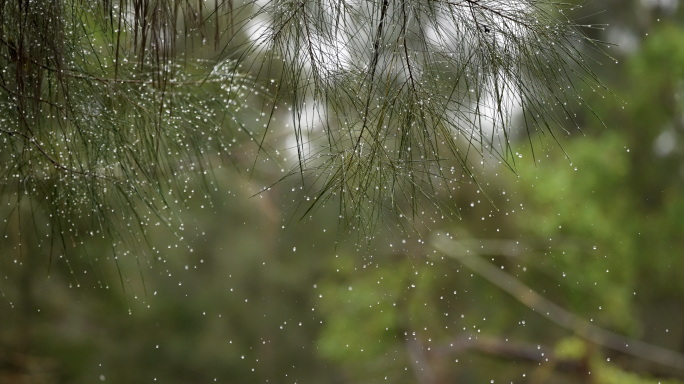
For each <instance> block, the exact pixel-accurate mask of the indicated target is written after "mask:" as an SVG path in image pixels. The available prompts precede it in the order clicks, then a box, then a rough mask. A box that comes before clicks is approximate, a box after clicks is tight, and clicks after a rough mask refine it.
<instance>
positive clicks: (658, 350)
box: [432, 234, 684, 370]
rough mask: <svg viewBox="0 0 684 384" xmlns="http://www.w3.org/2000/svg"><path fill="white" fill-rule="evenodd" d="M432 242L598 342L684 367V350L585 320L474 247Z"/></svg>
mask: <svg viewBox="0 0 684 384" xmlns="http://www.w3.org/2000/svg"><path fill="white" fill-rule="evenodd" d="M432 245H433V246H434V247H435V248H436V249H437V250H439V251H441V252H443V253H444V254H445V255H447V256H450V257H452V258H454V259H456V260H458V261H459V262H461V263H462V264H463V265H464V266H466V267H468V268H470V269H471V270H472V271H473V272H475V273H477V274H479V275H480V276H482V277H483V278H484V279H485V280H488V281H489V282H490V283H492V284H494V285H496V286H497V287H499V288H501V289H502V290H504V291H505V292H507V293H508V294H510V295H511V296H513V297H514V298H516V299H517V300H518V301H520V302H521V303H523V304H525V305H526V306H527V307H529V308H531V309H532V310H533V311H535V312H537V313H539V314H540V315H542V316H544V317H546V318H548V319H549V320H551V321H553V322H554V323H556V324H558V325H560V326H561V327H563V328H566V329H568V330H571V331H573V332H575V333H576V334H577V335H579V336H581V337H583V338H585V339H587V340H589V341H591V342H593V343H595V344H598V345H600V346H603V347H606V348H610V349H613V350H615V351H619V352H622V353H625V354H628V355H631V356H635V357H638V358H641V359H644V360H648V361H652V362H654V363H658V364H661V365H666V366H670V367H674V368H677V369H681V370H684V355H682V354H681V353H679V352H675V351H671V350H669V349H665V348H662V347H659V346H657V345H653V344H649V343H646V342H643V341H641V340H637V339H633V338H630V337H626V336H623V335H620V334H618V333H615V332H611V331H608V330H605V329H603V328H601V327H598V326H596V325H594V324H592V323H590V322H588V321H586V320H584V319H582V318H581V317H579V316H577V315H576V314H574V313H572V312H570V311H568V310H566V309H564V308H562V307H560V306H558V305H556V304H555V303H553V302H551V301H550V300H548V299H547V298H545V297H543V296H542V295H540V294H539V293H537V292H535V291H533V290H532V289H531V288H530V287H528V286H527V285H525V284H523V283H522V282H521V281H520V280H518V279H516V278H515V277H513V276H511V275H510V274H508V273H506V272H504V271H502V270H500V269H498V268H496V267H495V266H493V265H492V264H490V263H488V262H487V261H485V260H483V259H482V258H480V257H479V256H478V255H477V253H476V252H475V250H472V249H466V248H465V247H464V246H463V244H462V243H458V242H455V241H452V240H449V239H448V238H447V237H446V236H444V234H441V235H437V236H434V237H433V239H432Z"/></svg>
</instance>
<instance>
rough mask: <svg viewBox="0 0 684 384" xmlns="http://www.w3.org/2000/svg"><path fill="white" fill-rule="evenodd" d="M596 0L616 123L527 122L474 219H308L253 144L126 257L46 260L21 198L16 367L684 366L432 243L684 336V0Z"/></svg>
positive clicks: (189, 373) (2, 268)
mask: <svg viewBox="0 0 684 384" xmlns="http://www.w3.org/2000/svg"><path fill="white" fill-rule="evenodd" d="M582 5H583V7H584V8H585V14H586V15H589V16H587V17H586V19H585V21H586V23H587V24H608V26H607V27H606V28H605V29H597V30H594V31H593V32H592V33H593V34H595V36H593V37H596V38H601V39H603V40H607V41H611V42H615V43H618V44H619V46H615V47H611V48H610V50H611V54H612V55H613V56H614V57H615V58H616V61H617V62H616V63H610V62H608V63H601V65H596V67H595V70H596V71H597V72H598V73H599V75H600V76H601V78H603V79H604V80H605V81H606V83H607V84H608V85H609V87H610V88H611V90H612V91H613V92H615V94H617V96H618V97H619V98H621V99H622V100H624V104H623V103H620V102H617V101H616V100H614V99H610V100H609V99H607V98H603V97H602V96H599V95H597V94H596V93H594V92H591V90H590V89H587V90H585V92H584V95H583V97H584V98H586V99H588V100H590V103H589V104H590V105H591V106H592V107H593V109H594V111H595V112H596V113H597V114H598V115H599V116H600V117H601V119H602V122H603V123H604V124H605V127H604V126H603V125H602V124H601V122H599V121H596V120H595V119H592V118H591V116H592V112H591V111H589V110H579V111H578V112H577V113H578V121H580V122H581V126H582V132H577V131H572V132H571V134H570V135H568V136H567V137H564V138H562V139H561V141H560V144H561V145H562V149H560V148H559V147H558V145H557V144H556V143H555V142H554V141H553V140H552V139H550V138H549V137H545V136H543V135H541V136H533V137H532V140H528V139H527V137H526V136H525V135H524V132H522V130H521V132H520V135H519V136H517V137H516V138H515V142H514V145H515V146H516V151H517V153H518V154H519V156H520V157H519V158H518V159H516V164H515V167H516V168H515V169H516V173H513V172H511V171H510V170H508V169H506V168H504V167H502V166H499V167H496V166H494V167H487V168H485V169H484V170H483V178H484V182H483V183H482V185H483V189H482V190H479V189H478V188H477V187H476V186H475V185H473V184H462V185H460V186H459V187H457V193H456V199H457V204H458V209H459V210H460V212H461V214H462V218H461V219H460V220H458V219H455V220H452V221H450V220H447V219H441V220H440V219H438V218H439V215H438V214H436V212H435V215H434V220H425V221H424V222H423V223H421V224H418V225H419V227H417V228H416V229H417V231H416V232H412V233H407V234H403V235H401V236H399V235H397V234H396V233H391V232H389V231H388V232H383V231H382V230H381V231H380V232H379V233H378V234H377V235H376V236H375V239H374V240H373V241H372V242H371V243H370V245H369V246H359V245H358V244H357V243H356V241H355V240H356V238H350V239H347V238H346V237H345V234H340V233H338V231H339V228H338V218H337V215H338V212H337V211H336V210H335V209H333V208H331V207H325V208H322V209H321V210H320V211H319V212H317V213H316V214H315V215H313V216H306V217H304V218H303V219H302V220H300V221H299V222H297V219H298V216H297V217H295V219H294V220H292V215H291V214H289V211H284V209H285V208H286V207H288V206H290V205H292V204H293V203H294V202H296V201H299V199H301V198H302V196H303V193H304V191H301V190H300V189H299V188H298V187H297V185H296V184H290V183H281V184H277V185H275V186H272V187H271V188H272V189H271V190H270V191H268V193H264V194H261V195H257V196H254V194H255V193H257V192H259V191H261V190H262V189H263V188H264V186H265V185H268V184H270V181H272V180H273V178H274V177H273V175H270V174H269V172H270V171H272V170H269V169H267V168H266V169H262V170H260V171H259V172H257V173H254V174H252V176H251V177H250V176H249V175H248V174H246V173H245V172H240V170H244V169H246V168H249V167H251V166H252V165H253V164H252V162H253V161H254V158H253V157H251V156H252V155H253V152H252V153H249V154H248V153H246V154H245V157H244V159H242V160H240V158H238V160H237V161H238V164H237V167H235V168H230V169H226V167H223V168H221V169H220V170H218V169H216V170H215V173H216V179H215V180H214V182H215V183H216V185H217V188H216V189H212V188H208V189H207V188H205V189H201V188H202V186H201V185H196V186H192V185H189V186H188V189H189V190H192V189H193V188H196V189H198V190H200V189H201V190H202V191H205V190H206V194H207V198H206V199H201V198H198V199H194V200H192V199H190V200H186V201H181V202H180V203H177V205H178V206H177V207H176V211H177V218H174V220H179V221H180V222H182V223H183V226H182V227H183V228H182V230H181V232H180V238H179V237H174V236H172V235H171V234H170V233H169V231H168V230H167V229H165V228H163V226H160V227H157V228H158V229H155V230H150V233H148V237H147V242H148V243H149V248H146V249H145V248H142V247H141V248H140V249H134V250H129V251H122V252H121V253H119V254H118V256H116V260H114V257H115V256H114V255H116V254H117V253H116V251H115V252H113V253H112V252H110V251H109V250H110V249H112V248H113V249H116V247H117V244H109V243H107V240H106V239H98V238H96V237H95V238H92V239H91V240H88V239H87V238H86V239H85V240H84V243H83V244H78V245H77V244H75V243H74V244H72V245H73V249H71V250H70V253H69V254H68V256H67V255H64V254H61V253H60V254H59V255H57V254H55V255H54V256H55V258H56V260H54V261H52V263H50V262H49V261H48V259H47V256H46V253H45V252H44V251H42V250H41V249H40V247H41V243H40V242H38V241H34V240H32V238H31V237H30V236H28V237H21V235H20V234H21V233H22V232H26V233H28V232H30V230H31V228H30V226H32V225H34V223H33V222H31V221H28V220H24V221H22V222H21V225H22V226H24V227H26V228H22V227H20V226H19V224H18V223H19V221H17V220H16V215H15V216H12V218H10V219H8V220H6V221H7V222H6V223H3V224H4V225H3V228H4V232H3V234H2V235H3V237H4V239H3V242H2V248H1V249H0V252H1V253H0V289H1V291H0V294H1V295H2V298H1V300H0V383H3V384H4V383H62V382H64V383H93V382H98V381H104V382H117V383H118V382H120V383H153V382H160V383H204V382H206V383H209V382H224V383H226V382H227V383H238V382H240V383H249V382H259V383H266V382H270V383H295V382H296V383H365V382H381V381H382V382H392V383H457V382H458V383H490V382H493V383H502V382H503V383H508V382H513V383H546V382H548V383H597V384H609V383H620V384H625V383H635V384H637V383H638V384H645V383H654V384H655V383H663V384H664V383H668V384H670V383H671V384H674V383H681V382H684V367H679V368H677V367H672V366H667V365H664V364H659V363H658V362H655V361H649V360H647V359H642V358H638V357H634V356H632V355H630V354H626V353H620V352H615V351H612V350H610V349H606V348H602V347H601V346H599V345H596V344H594V343H592V342H591V341H589V340H585V339H583V338H581V337H578V335H575V334H574V332H572V331H571V330H568V329H565V328H563V327H560V326H558V325H555V324H554V323H553V322H551V321H549V320H548V319H547V318H545V317H544V316H541V315H540V314H539V313H535V311H533V310H531V309H530V308H529V307H528V306H526V305H524V304H522V303H521V302H519V301H518V300H515V299H514V298H512V297H511V296H510V295H508V294H507V293H505V292H503V291H502V290H500V289H499V288H497V287H496V286H494V285H493V284H491V283H490V282H488V281H487V280H486V279H484V278H482V276H480V275H479V274H478V271H475V270H471V269H469V268H468V267H467V266H465V265H463V264H462V263H460V262H459V261H458V260H457V259H454V258H450V257H449V256H448V255H446V254H443V253H441V252H440V251H438V250H437V249H436V248H435V247H434V244H433V238H434V236H435V235H436V234H437V233H440V236H449V237H450V238H452V239H453V244H455V245H458V246H459V247H461V248H462V249H467V251H468V252H469V253H471V254H477V255H479V257H480V258H482V259H484V260H486V261H487V262H488V263H490V264H491V266H494V267H496V268H497V269H500V270H503V271H504V272H505V273H507V274H509V275H510V276H511V277H515V278H516V279H519V280H520V281H522V282H523V283H524V284H526V285H527V286H529V287H530V289H532V290H534V291H535V292H537V293H539V294H541V295H542V296H543V297H544V298H545V299H547V300H549V301H551V302H553V303H556V304H557V305H559V306H561V307H562V308H565V309H566V310H568V311H570V312H572V313H574V314H576V315H578V316H579V317H581V318H583V319H586V320H588V321H590V322H591V323H593V324H595V325H597V326H600V327H602V328H604V329H606V330H610V331H613V332H617V333H619V334H622V335H625V336H627V337H630V338H633V339H638V340H642V341H645V342H647V343H650V344H653V345H658V346H661V347H664V348H667V349H669V350H671V351H675V352H678V353H680V354H684V326H683V325H684V279H682V273H684V254H683V251H682V250H683V249H684V235H683V234H684V197H683V196H684V147H683V146H682V139H681V137H682V135H684V9H682V8H684V7H681V6H680V5H679V3H678V1H677V0H641V1H619V2H618V1H615V0H606V1H595V2H591V3H582ZM203 92H204V91H203ZM236 137H237V138H238V139H239V140H238V142H237V143H236V144H235V145H236V146H238V145H239V146H242V145H245V146H247V145H248V143H249V141H250V140H249V138H248V137H247V135H244V136H239V135H237V134H236ZM277 137H278V136H277V133H276V138H277ZM281 139H282V140H283V141H285V140H286V139H285V138H281ZM530 142H532V143H533V145H534V149H533V150H531V148H530ZM246 152H247V151H246ZM240 161H242V162H240ZM277 171H279V170H275V172H274V173H275V174H277ZM203 193H204V192H203ZM485 195H486V196H485ZM489 199H491V200H492V202H490V201H489ZM2 209H6V207H3V208H2ZM27 209H28V208H27ZM283 212H284V213H283ZM29 213H30V211H27V212H25V213H24V214H25V215H28V214H29ZM430 213H431V212H428V213H427V215H428V216H429V214H430ZM3 217H5V216H3ZM12 220H15V221H12ZM39 220H40V218H37V219H36V221H39ZM447 234H448V235H447ZM44 246H45V245H44V243H43V247H44Z"/></svg>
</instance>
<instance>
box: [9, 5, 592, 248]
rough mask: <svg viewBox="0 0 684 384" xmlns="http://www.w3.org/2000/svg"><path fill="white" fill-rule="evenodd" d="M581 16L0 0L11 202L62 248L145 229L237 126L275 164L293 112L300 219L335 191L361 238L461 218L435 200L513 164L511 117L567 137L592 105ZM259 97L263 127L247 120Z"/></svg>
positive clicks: (552, 9) (531, 11)
mask: <svg viewBox="0 0 684 384" xmlns="http://www.w3.org/2000/svg"><path fill="white" fill-rule="evenodd" d="M580 11H581V6H576V5H575V6H572V5H564V4H558V3H554V2H549V1H541V0H520V1H515V2H510V1H501V0H456V1H450V0H430V1H423V0H420V1H418V0H374V1H357V0H296V1H295V0H271V1H243V2H240V1H237V0H215V1H213V2H212V1H204V0H120V1H115V0H101V1H83V0H31V1H28V0H19V1H13V0H0V25H1V28H2V29H1V30H0V37H1V45H0V68H2V72H1V73H0V137H1V139H0V188H2V194H1V195H0V203H2V205H3V206H4V207H5V208H6V207H10V209H9V210H3V212H5V215H6V217H9V216H8V215H13V214H14V213H17V215H18V212H19V211H20V209H19V208H20V207H21V206H22V205H24V204H25V205H26V206H27V207H28V206H30V207H31V208H30V212H32V215H34V216H36V215H42V216H44V217H46V218H48V222H49V223H50V226H49V230H47V231H46V230H45V229H44V228H41V229H38V228H37V231H38V233H39V234H40V233H43V234H44V235H45V236H47V237H49V238H50V239H58V240H59V243H61V244H63V245H64V244H66V243H71V242H77V241H78V237H79V236H82V235H84V234H88V235H90V234H100V235H102V236H104V235H106V234H110V235H112V236H115V237H117V236H118V237H121V236H123V237H125V236H133V237H136V236H138V235H137V234H138V233H140V232H139V231H134V230H132V229H128V228H131V227H130V226H131V225H133V226H140V227H141V228H142V229H143V231H142V232H143V233H144V229H145V226H147V225H148V223H149V222H150V218H151V217H154V218H160V219H162V220H164V219H165V218H167V217H168V215H167V214H163V213H164V212H163V211H164V210H166V209H168V202H167V199H168V196H178V195H179V194H180V195H183V194H188V193H192V192H190V191H189V190H188V187H187V185H188V184H187V183H188V182H189V181H190V180H192V179H197V178H199V180H201V181H203V182H204V185H205V186H206V188H209V185H210V184H211V181H210V175H211V173H212V171H213V170H214V167H215V165H216V164H219V163H220V162H221V161H225V160H229V161H231V160H234V154H233V153H232V152H231V148H230V143H231V142H232V139H233V133H235V132H238V131H243V132H246V133H247V134H248V136H247V137H250V138H251V141H252V142H253V145H255V146H256V148H257V152H262V151H263V152H266V156H268V152H269V149H268V138H267V135H266V132H267V131H263V130H264V126H265V127H268V126H269V124H271V119H268V117H269V116H270V117H272V116H274V113H275V110H276V107H278V106H282V107H285V108H287V109H288V110H289V111H291V114H290V118H291V119H292V120H291V122H292V126H293V127H294V128H290V129H294V133H295V137H296V142H297V152H298V162H297V166H296V167H295V169H292V170H291V171H290V172H289V173H288V176H286V177H297V178H300V179H301V182H303V183H304V185H305V186H306V188H305V190H307V191H308V192H307V193H306V196H305V197H304V198H303V199H302V202H303V204H304V208H303V212H306V213H309V212H310V211H312V210H315V209H316V208H317V207H318V206H321V205H324V204H326V203H328V202H332V201H334V202H335V203H339V204H340V211H341V212H340V217H342V218H343V219H344V220H346V222H347V223H350V224H352V225H353V227H354V228H358V229H360V230H361V231H362V233H365V234H370V233H372V232H373V230H374V226H375V224H376V223H378V222H381V221H382V219H383V217H385V216H386V215H396V216H398V217H405V218H409V222H410V221H411V219H412V218H413V217H414V215H415V214H416V213H420V212H419V211H421V210H422V209H421V206H423V207H424V206H428V207H430V208H432V211H435V210H441V209H445V208H446V209H445V210H444V211H443V212H444V214H449V212H447V211H448V210H450V209H451V208H452V207H450V206H449V205H446V206H444V205H441V204H440V203H439V202H438V200H437V198H436V197H435V196H436V195H440V194H441V195H446V196H450V195H451V194H452V193H453V191H454V189H455V188H454V187H455V186H456V185H457V184H458V183H460V182H463V181H464V180H475V181H477V180H478V178H477V177H476V174H475V173H476V171H475V169H476V168H475V167H473V166H472V165H471V161H472V159H473V157H472V156H471V154H475V155H476V158H478V160H480V161H483V163H484V162H485V161H490V160H491V159H493V160H494V161H501V162H503V163H505V164H507V165H509V166H510V167H511V168H513V167H514V162H513V161H512V160H513V154H512V153H511V150H510V147H509V135H510V134H511V131H510V128H511V126H512V125H511V124H512V118H513V115H514V112H516V111H521V113H519V116H520V119H521V120H522V121H523V122H524V124H522V125H523V126H525V127H526V129H527V134H529V135H530V138H532V137H533V136H534V133H533V132H535V131H537V132H541V133H542V134H543V135H545V136H546V137H547V139H548V138H550V141H553V140H555V138H556V128H563V127H568V126H572V124H568V123H567V122H571V121H572V119H573V117H574V112H573V109H574V108H577V107H578V106H579V105H580V104H583V101H582V99H581V98H580V97H579V96H578V93H577V92H576V91H577V90H578V89H579V88H578V87H593V88H595V89H596V90H601V89H602V88H603V86H602V85H601V83H600V82H599V81H598V80H597V79H596V77H595V76H594V74H593V72H592V71H591V69H590V67H589V61H590V55H589V53H590V52H599V53H600V46H601V44H602V43H600V42H596V41H594V40H591V39H589V38H588V37H587V36H586V35H584V34H583V32H582V31H581V27H583V26H581V25H579V24H577V23H576V22H575V21H573V15H574V14H575V13H576V12H580ZM209 48H211V49H212V52H211V54H207V50H208V49H209ZM205 57H210V58H211V59H203V58H205ZM255 90H256V91H255ZM260 90H261V92H260ZM263 90H266V91H263ZM255 98H258V99H259V100H261V107H259V108H261V111H264V110H265V111H267V112H260V114H261V115H264V116H266V117H267V120H268V122H267V123H266V124H263V126H262V123H259V124H257V125H255V124H251V125H250V124H248V123H246V120H245V119H244V116H245V109H246V107H247V105H246V104H248V102H247V101H248V100H252V101H253V100H254V99H255ZM281 110H282V109H281ZM251 121H253V119H252V120H251ZM259 127H261V128H259ZM259 130H262V131H263V134H258V132H259ZM259 155H260V154H259ZM478 163H479V161H478ZM140 207H144V208H143V209H139V208H140ZM5 208H3V209H5ZM435 208H436V209H435ZM452 212H454V211H452ZM121 219H123V220H121ZM155 221H156V220H155ZM117 223H119V224H117ZM122 223H123V224H122ZM122 228H124V229H126V230H122ZM69 239H70V240H69Z"/></svg>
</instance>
